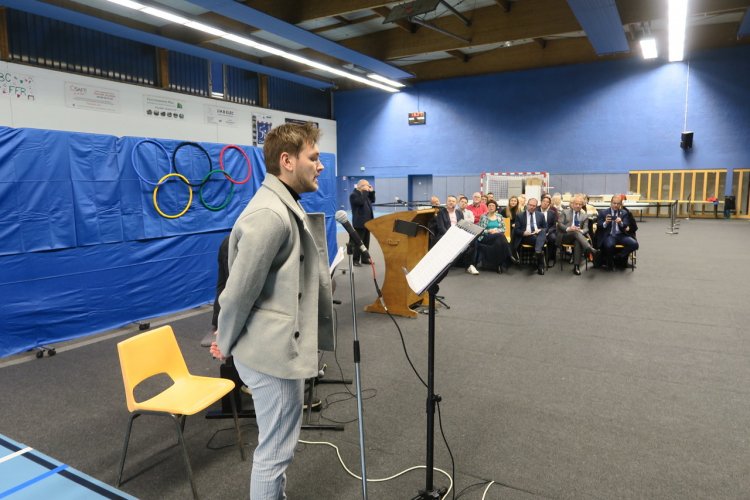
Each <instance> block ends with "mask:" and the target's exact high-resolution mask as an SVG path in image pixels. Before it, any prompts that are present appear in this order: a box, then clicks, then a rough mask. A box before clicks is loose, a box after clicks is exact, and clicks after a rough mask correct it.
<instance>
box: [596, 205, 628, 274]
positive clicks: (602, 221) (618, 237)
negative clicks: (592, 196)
mask: <svg viewBox="0 0 750 500" xmlns="http://www.w3.org/2000/svg"><path fill="white" fill-rule="evenodd" d="M597 226H598V229H597V231H596V240H597V242H598V243H599V249H600V250H601V251H602V256H603V257H605V260H604V262H605V263H606V266H607V267H608V268H611V266H612V264H614V265H616V266H618V267H627V262H628V256H629V255H630V254H631V253H632V252H633V251H635V250H638V241H637V240H636V239H635V238H634V237H633V236H634V235H635V230H636V229H637V228H636V227H635V220H634V219H633V218H632V217H631V215H630V211H629V210H626V209H623V206H622V196H620V195H614V196H613V197H612V200H611V201H610V206H609V208H605V209H604V210H600V211H599V217H598V223H597ZM616 245H622V248H621V249H617V248H615V246H616Z"/></svg>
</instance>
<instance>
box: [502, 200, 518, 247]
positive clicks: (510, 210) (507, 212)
mask: <svg viewBox="0 0 750 500" xmlns="http://www.w3.org/2000/svg"><path fill="white" fill-rule="evenodd" d="M500 215H502V216H503V217H505V218H507V219H510V239H511V242H512V241H513V229H514V228H515V227H516V216H517V215H518V196H516V195H513V196H511V197H510V198H508V206H506V207H505V208H503V209H502V210H501V211H500Z"/></svg>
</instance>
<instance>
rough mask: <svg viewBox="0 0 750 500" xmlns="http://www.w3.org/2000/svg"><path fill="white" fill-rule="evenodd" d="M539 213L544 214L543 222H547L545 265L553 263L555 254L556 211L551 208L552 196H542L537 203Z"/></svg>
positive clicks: (549, 265)
mask: <svg viewBox="0 0 750 500" xmlns="http://www.w3.org/2000/svg"><path fill="white" fill-rule="evenodd" d="M539 213H541V214H542V215H543V216H544V222H545V223H546V224H547V237H546V238H545V240H546V241H547V267H552V266H554V265H555V259H556V255H557V213H556V212H555V211H554V210H552V197H551V196H550V195H548V194H545V195H544V196H542V202H541V204H540V205H539Z"/></svg>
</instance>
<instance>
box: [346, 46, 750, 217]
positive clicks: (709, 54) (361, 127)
mask: <svg viewBox="0 0 750 500" xmlns="http://www.w3.org/2000/svg"><path fill="white" fill-rule="evenodd" d="M688 64H689V65H690V66H689V71H688ZM688 79H689V91H688V98H687V109H686V106H685V105H686V99H685V97H686V84H687V83H688ZM748 81H750V46H747V45H746V46H740V47H734V48H726V49H718V50H712V51H706V52H701V53H696V54H693V55H692V56H691V60H690V61H689V62H688V61H685V62H680V63H670V64H667V63H665V62H664V61H662V60H654V61H644V60H642V59H640V58H637V57H634V58H631V59H626V60H616V61H603V62H597V63H594V64H577V65H568V66H562V67H550V68H543V69H536V70H531V71H516V72H505V73H497V74H491V75H483V76H474V77H466V78H452V79H446V80H436V81H430V82H423V83H417V84H415V85H414V86H412V87H408V88H406V89H404V90H402V91H401V92H399V93H397V94H390V93H387V92H380V91H377V90H369V89H365V90H351V91H342V92H336V93H335V108H336V126H337V140H338V144H339V150H338V166H339V175H341V176H354V177H356V176H359V175H361V168H362V167H365V168H366V172H367V175H372V176H375V178H376V179H377V178H383V177H406V176H407V175H426V174H431V175H436V176H441V175H444V176H457V175H468V174H477V173H481V172H518V171H537V170H541V171H546V172H550V173H552V174H560V175H568V174H583V173H586V174H588V173H623V174H624V173H627V172H629V171H630V170H642V169H643V170H654V169H655V170H660V169H704V168H706V169H713V168H728V169H732V168H747V167H748V166H750V148H748V147H747V137H748V134H749V133H750V113H748V112H747V110H748V109H750V91H748V89H749V88H750V87H748V85H747V82H748ZM411 111H424V112H426V114H427V123H426V125H417V126H409V125H408V123H407V114H408V113H409V112H411ZM686 112H687V129H688V130H692V131H694V132H695V138H694V143H693V149H692V150H691V151H690V152H689V153H687V154H686V152H685V151H683V150H682V149H680V147H679V144H680V134H681V132H682V131H683V127H684V126H685V114H686ZM342 203H345V200H342Z"/></svg>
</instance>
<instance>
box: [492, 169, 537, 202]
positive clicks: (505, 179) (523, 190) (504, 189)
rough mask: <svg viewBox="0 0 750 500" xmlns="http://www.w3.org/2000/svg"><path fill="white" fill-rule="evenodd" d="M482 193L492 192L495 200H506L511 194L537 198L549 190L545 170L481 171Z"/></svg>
mask: <svg viewBox="0 0 750 500" xmlns="http://www.w3.org/2000/svg"><path fill="white" fill-rule="evenodd" d="M479 185H480V189H481V191H482V193H483V194H487V193H492V194H493V195H494V196H495V199H496V200H499V201H503V202H507V200H508V198H510V197H511V196H513V195H516V196H518V195H519V194H525V195H526V198H527V199H528V198H537V199H539V198H540V197H541V195H542V191H545V192H546V191H548V190H549V174H548V173H547V172H483V173H482V176H481V178H480V181H479Z"/></svg>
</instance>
